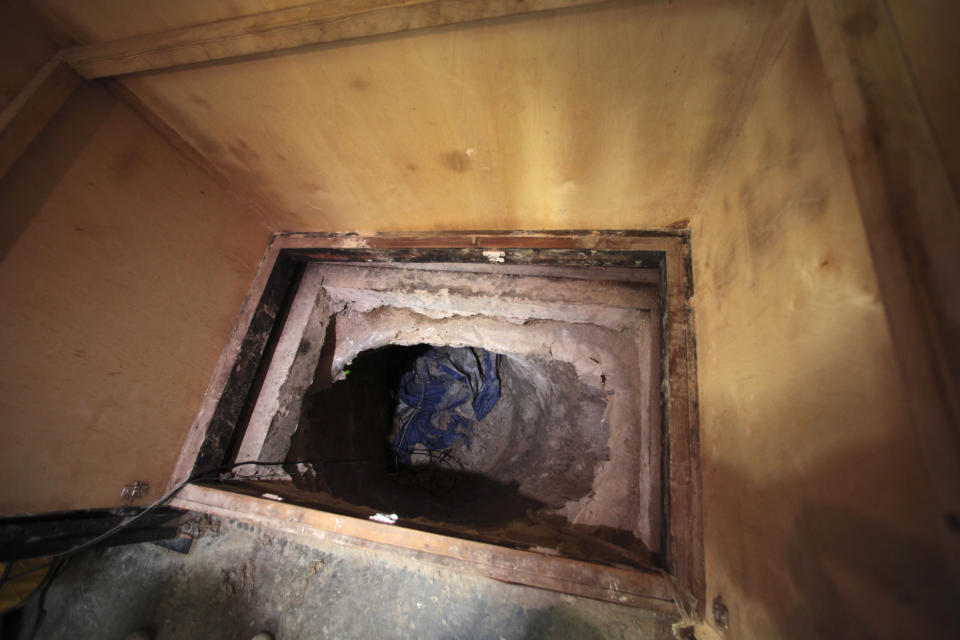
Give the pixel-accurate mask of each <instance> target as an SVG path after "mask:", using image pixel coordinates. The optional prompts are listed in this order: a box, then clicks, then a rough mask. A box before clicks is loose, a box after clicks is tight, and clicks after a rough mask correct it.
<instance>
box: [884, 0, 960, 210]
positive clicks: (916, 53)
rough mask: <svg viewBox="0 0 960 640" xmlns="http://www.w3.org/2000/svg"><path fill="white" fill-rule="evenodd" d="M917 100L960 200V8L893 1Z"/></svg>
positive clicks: (943, 0) (946, 0) (940, 1)
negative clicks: (959, 26)
mask: <svg viewBox="0 0 960 640" xmlns="http://www.w3.org/2000/svg"><path fill="white" fill-rule="evenodd" d="M886 4H887V6H888V7H889V11H890V15H891V17H892V18H893V21H894V24H895V26H896V28H897V32H898V35H899V38H900V44H901V46H902V47H903V52H904V54H905V56H906V59H907V63H908V65H909V67H910V71H911V74H912V76H913V81H914V83H915V85H916V90H917V96H918V97H919V98H920V101H921V103H922V104H923V107H924V110H925V111H926V114H927V117H928V118H929V120H930V126H931V128H932V130H933V133H934V137H935V138H936V139H937V142H938V143H939V147H940V153H941V155H942V157H943V162H944V165H945V167H946V170H947V173H948V175H949V176H950V182H951V183H952V186H953V193H954V197H956V198H958V199H960V120H958V119H957V113H958V112H960V38H957V25H960V3H957V2H954V1H953V0H887V2H886Z"/></svg>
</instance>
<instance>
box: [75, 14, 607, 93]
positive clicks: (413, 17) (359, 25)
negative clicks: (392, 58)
mask: <svg viewBox="0 0 960 640" xmlns="http://www.w3.org/2000/svg"><path fill="white" fill-rule="evenodd" d="M604 1H606V0H488V1H486V2H476V1H475V0H408V1H406V2H403V1H398V0H360V1H359V2H357V1H348V0H336V1H334V2H313V3H310V4H305V5H302V6H298V7H291V8H287V9H278V10H276V11H269V12H266V13H260V14H255V15H251V16H243V17H240V18H233V19H230V20H222V21H218V22H211V23H207V24H201V25H196V26H192V27H186V28H183V29H175V30H172V31H165V32H162V33H157V34H151V35H147V36H143V37H134V38H126V39H123V40H118V41H115V42H105V43H101V44H92V45H86V46H80V47H73V48H70V49H65V50H63V51H61V53H60V56H61V59H63V60H64V61H66V62H67V63H68V64H70V65H71V66H72V67H73V68H74V69H76V70H77V72H78V73H80V74H81V75H82V76H84V77H85V78H103V77H107V76H116V75H123V74H130V73H137V72H142V71H157V70H161V69H169V68H171V67H177V66H182V65H188V64H196V63H201V62H212V61H220V60H226V59H229V58H235V57H239V56H249V55H254V54H264V53H271V52H277V51H283V50H286V49H293V48H296V47H303V46H307V45H314V44H322V43H329V42H337V41H340V40H350V39H354V38H363V37H368V36H375V35H382V34H388V33H398V32H403V31H410V30H413V29H424V28H427V27H437V26H443V25H452V24H458V23H462V22H470V21H476V20H489V19H491V18H503V17H507V16H513V15H522V14H528V13H534V12H540V11H550V10H555V9H563V8H568V7H576V6H582V5H589V4H596V3H598V2H604Z"/></svg>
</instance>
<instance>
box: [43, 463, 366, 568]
mask: <svg viewBox="0 0 960 640" xmlns="http://www.w3.org/2000/svg"><path fill="white" fill-rule="evenodd" d="M380 459H381V458H352V459H342V460H279V461H263V460H247V461H244V462H234V463H233V464H228V465H223V466H220V467H214V468H211V469H205V470H203V471H198V472H197V473H194V474H192V475H191V476H190V477H189V478H187V479H186V480H184V481H183V482H181V483H180V484H178V485H177V486H176V487H174V488H173V489H171V490H170V491H168V492H167V493H165V494H164V495H163V496H161V497H160V498H159V499H158V500H157V501H156V502H154V503H153V504H151V505H149V506H147V507H146V508H145V509H143V511H141V512H140V513H138V514H137V515H135V516H133V517H132V518H130V519H129V520H124V521H123V522H121V523H120V524H118V525H116V526H114V527H112V528H110V529H108V530H107V531H104V532H103V533H101V534H100V535H98V536H96V537H95V538H92V539H90V540H87V541H86V542H83V543H81V544H78V545H77V546H75V547H72V548H70V549H67V550H66V551H62V552H60V553H57V554H54V555H53V556H51V560H64V559H66V558H69V557H70V556H73V555H76V554H78V553H81V552H83V551H86V550H87V549H90V548H92V547H95V546H97V545H98V544H100V543H101V542H103V541H104V540H106V539H108V538H111V537H113V536H114V535H116V534H117V533H119V532H120V531H122V530H124V529H126V528H128V527H129V526H130V525H132V524H133V523H134V522H136V521H137V520H139V519H140V518H143V517H144V516H146V515H147V514H148V513H152V512H153V511H155V510H157V509H158V508H160V507H161V506H163V505H164V504H166V503H167V502H169V501H170V500H171V499H172V498H173V496H175V495H177V494H178V493H179V492H180V491H182V490H183V488H184V487H186V486H187V485H188V484H191V483H193V482H197V481H198V480H204V479H207V478H208V477H209V476H212V475H220V474H222V473H226V472H228V471H232V470H234V469H236V468H237V467H243V466H247V465H256V466H260V467H272V466H282V465H287V464H348V463H365V462H376V461H378V460H380ZM210 479H212V478H210Z"/></svg>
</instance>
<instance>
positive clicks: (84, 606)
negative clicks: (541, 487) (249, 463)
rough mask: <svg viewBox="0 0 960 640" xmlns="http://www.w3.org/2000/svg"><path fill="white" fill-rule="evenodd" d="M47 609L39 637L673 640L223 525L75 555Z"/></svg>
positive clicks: (508, 591) (501, 588) (663, 623)
mask: <svg viewBox="0 0 960 640" xmlns="http://www.w3.org/2000/svg"><path fill="white" fill-rule="evenodd" d="M45 608H46V611H47V613H46V618H45V619H44V621H43V624H42V626H41V627H40V630H39V633H38V634H37V639H38V640H46V639H56V638H69V639H71V640H76V639H83V638H91V639H94V638H95V639H98V640H99V639H108V640H109V639H117V640H122V639H123V638H124V637H125V636H126V635H127V634H129V633H131V632H133V631H135V630H138V629H147V630H149V631H150V632H151V633H152V634H153V638H155V639H156V640H164V639H174V638H176V639H178V640H179V639H190V638H203V639H205V640H215V639H218V638H223V639H231V640H234V639H243V638H249V637H252V636H253V635H254V634H255V633H257V632H259V631H263V630H266V631H269V632H271V633H273V634H274V637H275V638H276V639H277V640H281V639H284V638H286V639H293V638H494V639H512V638H551V639H557V638H559V639H562V638H570V639H574V638H576V639H577V640H589V639H591V638H642V639H654V638H657V639H659V638H671V637H673V636H672V634H671V632H670V625H671V623H672V622H673V619H672V618H671V617H670V616H667V615H664V614H658V613H654V612H647V611H642V610H638V609H633V608H629V607H623V606H620V605H614V604H609V603H605V602H599V601H595V600H589V599H585V598H574V597H571V596H566V595H561V594H557V593H553V592H549V591H543V590H539V589H532V588H527V587H520V586H515V585H508V584H503V583H500V582H497V581H495V580H490V579H487V578H482V577H479V576H475V575H472V574H469V573H463V572H458V571H453V570H450V569H446V568H442V567H435V566H432V565H429V564H423V563H417V562H412V561H408V560H403V559H399V558H396V557H394V556H391V555H389V554H377V553H372V552H368V551H360V550H356V549H351V548H346V547H342V546H337V545H332V544H324V543H320V542H317V541H314V540H308V539H300V538H296V537H292V536H286V535H282V534H277V533H274V532H272V531H266V530H263V529H261V528H259V527H251V526H249V525H247V524H245V523H238V522H234V521H227V520H224V521H220V520H212V521H210V526H207V527H204V534H203V535H202V536H201V537H199V538H198V539H197V540H196V541H195V542H194V544H193V548H192V549H191V551H190V553H189V554H187V555H184V554H180V553H176V552H174V551H170V550H168V549H165V548H161V547H159V546H156V545H152V544H140V545H130V546H125V547H115V548H112V549H107V550H104V551H99V552H94V553H88V554H85V555H83V556H79V557H77V558H75V559H73V560H71V561H70V563H69V565H68V566H67V567H66V569H65V570H64V572H63V573H62V574H61V575H60V576H59V577H58V578H57V579H56V581H55V582H54V583H53V585H52V586H51V587H50V589H49V591H48V593H47V597H46V605H45Z"/></svg>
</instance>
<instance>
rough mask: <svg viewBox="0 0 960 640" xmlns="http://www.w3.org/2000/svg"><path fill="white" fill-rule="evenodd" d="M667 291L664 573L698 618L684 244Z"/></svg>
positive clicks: (675, 248)
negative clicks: (673, 580) (674, 577)
mask: <svg viewBox="0 0 960 640" xmlns="http://www.w3.org/2000/svg"><path fill="white" fill-rule="evenodd" d="M663 278H664V286H665V288H666V305H667V313H666V322H665V324H666V326H665V327H664V331H665V333H666V340H665V341H664V362H663V366H664V368H665V371H664V373H665V375H666V377H667V380H668V385H667V389H666V392H665V396H666V397H665V402H664V406H665V410H664V413H665V415H664V418H665V422H666V434H667V441H668V442H667V482H668V486H667V491H666V492H665V497H666V522H667V523H668V531H667V536H668V540H667V544H666V545H665V548H666V550H667V556H666V562H667V570H668V571H669V572H670V573H671V575H674V576H676V577H677V580H678V583H679V586H680V587H682V588H683V589H685V590H686V593H683V594H682V596H683V597H684V598H686V603H685V605H686V607H687V609H686V610H685V611H684V614H686V615H687V616H689V617H693V614H694V613H695V614H696V616H697V617H701V618H702V617H703V615H704V608H705V602H704V601H705V594H706V578H705V575H704V558H703V518H702V514H701V504H700V501H701V489H700V429H699V424H698V421H697V415H696V397H697V386H696V376H695V372H696V365H695V360H696V355H695V354H696V348H695V345H694V342H693V340H694V338H693V336H694V331H693V326H692V318H691V314H690V297H691V295H692V290H691V286H692V278H691V275H690V251H689V245H688V244H687V243H686V242H684V241H682V240H679V239H678V240H675V241H673V242H671V246H670V247H669V248H668V249H667V255H666V260H665V265H664V269H663Z"/></svg>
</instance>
